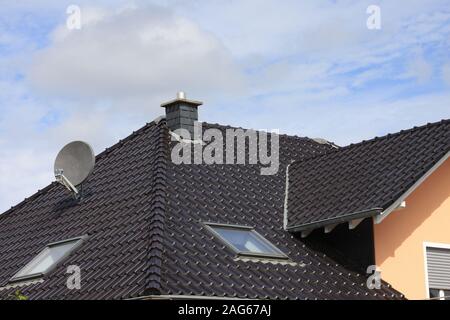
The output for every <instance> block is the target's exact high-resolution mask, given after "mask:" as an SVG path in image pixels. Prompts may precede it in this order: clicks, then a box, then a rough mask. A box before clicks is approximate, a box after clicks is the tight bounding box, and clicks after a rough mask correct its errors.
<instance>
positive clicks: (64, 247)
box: [11, 237, 85, 281]
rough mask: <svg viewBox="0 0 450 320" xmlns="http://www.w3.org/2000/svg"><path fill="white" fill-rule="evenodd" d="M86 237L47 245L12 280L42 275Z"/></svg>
mask: <svg viewBox="0 0 450 320" xmlns="http://www.w3.org/2000/svg"><path fill="white" fill-rule="evenodd" d="M84 239H85V237H81V238H76V239H70V240H65V241H61V242H55V243H51V244H49V245H47V247H45V248H44V250H42V251H41V252H40V253H39V254H38V255H37V256H36V257H35V258H34V259H33V260H31V261H30V262H29V263H28V264H27V265H26V266H25V267H23V268H22V269H21V270H20V271H19V272H18V273H17V274H16V275H15V276H14V277H13V278H12V279H11V281H18V280H24V279H30V278H37V277H42V276H43V275H45V274H46V273H48V272H49V271H50V270H52V269H53V268H54V267H55V266H56V265H57V264H58V262H60V261H61V260H63V259H64V258H65V257H67V256H68V255H69V254H70V253H71V252H72V251H73V250H74V249H75V248H76V247H78V246H79V245H80V244H81V242H82V241H83V240H84Z"/></svg>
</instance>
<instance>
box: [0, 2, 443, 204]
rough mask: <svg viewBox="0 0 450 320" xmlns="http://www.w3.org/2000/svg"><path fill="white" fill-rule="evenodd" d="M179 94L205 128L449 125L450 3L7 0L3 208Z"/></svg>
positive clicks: (325, 131) (303, 131)
mask: <svg viewBox="0 0 450 320" xmlns="http://www.w3.org/2000/svg"><path fill="white" fill-rule="evenodd" d="M70 5H76V6H78V7H79V8H80V17H81V28H80V29H69V28H68V27H67V20H68V19H70V18H71V17H72V16H71V13H70V12H69V13H67V9H68V7H69V6H70ZM370 5H376V6H378V7H379V8H380V14H381V15H380V17H381V20H380V27H381V28H380V29H369V28H368V27H367V20H368V19H369V18H370V15H371V13H369V14H368V13H367V8H368V7H369V6H370ZM178 91H185V92H186V94H187V97H188V98H191V99H195V100H201V101H203V102H204V105H203V106H202V107H200V108H201V109H200V120H201V121H207V122H212V123H221V124H229V125H235V126H240V127H244V128H253V129H267V130H272V129H279V130H280V132H281V133H286V134H292V135H298V136H308V137H313V138H318V137H320V138H325V139H327V140H330V141H333V142H335V143H336V144H338V145H347V144H349V143H353V142H358V141H361V140H364V139H370V138H372V137H375V136H381V135H385V134H387V133H390V132H396V131H399V130H401V129H407V128H410V127H413V126H417V125H423V124H426V123H428V122H435V121H439V120H441V119H448V118H450V0H445V1H437V0H436V1H434V0H421V1H419V0H404V1H375V0H370V1H364V0H363V1H361V0H359V1H338V0H335V1H322V0H310V1H293V0H284V1H276V0H204V1H201V0H192V1H180V0H172V1H171V0H167V1H163V0H159V1H150V0H148V1H137V0H136V1H125V0H123V1H119V0H117V1H116V0H108V1H82V0H79V1H77V0H71V1H65V0H58V1H48V0H29V1H22V0H15V1H10V0H0V212H3V211H5V210H7V209H9V208H10V207H11V206H13V205H16V204H18V203H19V202H20V201H22V200H23V199H24V198H26V197H29V196H31V195H32V194H34V193H35V192H36V191H37V190H38V189H41V188H44V187H45V186H46V185H48V184H49V183H51V182H52V181H53V180H54V176H53V162H54V159H55V156H56V154H57V152H58V151H59V149H61V147H62V146H64V145H65V144H66V143H68V142H70V141H72V140H84V141H87V142H89V143H90V144H91V145H92V146H93V147H94V150H95V152H96V153H100V152H101V151H102V150H104V149H105V148H106V147H108V146H110V145H112V144H114V143H115V142H117V141H118V140H120V139H123V138H125V137H126V136H128V135H129V134H130V133H131V132H133V131H134V130H137V129H139V128H140V127H142V126H143V125H144V124H145V123H146V122H150V121H152V120H153V119H155V118H156V117H158V116H160V115H162V114H163V113H164V110H163V109H162V108H160V104H161V103H162V102H165V101H168V100H171V99H173V98H174V97H175V94H176V92H178Z"/></svg>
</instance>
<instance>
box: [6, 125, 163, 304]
mask: <svg viewBox="0 0 450 320" xmlns="http://www.w3.org/2000/svg"><path fill="white" fill-rule="evenodd" d="M165 134H166V133H165V129H164V126H163V125H160V126H157V125H155V124H150V125H146V126H145V127H143V128H142V129H140V130H139V131H137V132H136V133H134V134H132V135H131V136H130V137H128V138H127V139H125V140H123V141H122V142H119V143H118V144H116V145H115V146H113V147H112V148H110V149H107V150H106V151H105V152H103V153H101V154H100V155H98V156H97V160H96V161H97V162H96V166H95V169H94V171H93V173H92V175H91V176H90V177H89V178H88V179H87V180H86V182H85V183H84V185H83V189H84V190H83V192H84V196H83V200H82V201H80V202H77V201H74V200H72V197H71V196H70V194H68V192H67V191H66V189H65V188H64V187H63V186H61V185H59V184H57V183H52V184H51V185H49V186H48V187H47V188H45V189H44V190H42V191H40V192H38V193H37V194H35V195H34V196H32V197H31V198H29V199H26V200H25V201H23V202H22V203H21V204H19V205H18V206H16V207H14V208H12V209H10V210H9V211H7V212H5V213H3V214H2V215H0V261H1V263H0V287H2V288H4V289H0V299H1V298H2V297H3V298H6V297H8V296H9V295H10V294H11V292H14V291H15V290H16V288H8V282H9V280H10V279H11V277H12V276H13V275H14V274H15V273H16V272H18V271H19V269H21V268H22V267H23V266H24V265H26V264H27V263H28V262H29V261H30V260H31V259H32V258H33V257H35V256H36V255H37V254H38V253H39V252H40V251H41V250H42V249H44V247H45V246H46V245H47V244H49V243H52V242H56V241H60V240H65V239H70V238H74V237H78V236H83V235H89V238H88V239H87V240H86V241H84V243H83V244H82V246H81V247H80V248H78V250H76V251H75V252H74V253H73V254H71V255H70V256H69V258H68V259H67V260H65V261H64V262H63V263H61V264H60V265H58V267H57V268H56V269H55V270H53V271H52V272H51V273H50V274H49V275H48V276H47V277H44V281H43V282H39V281H35V282H31V284H28V285H25V286H23V287H20V288H19V289H20V290H21V291H22V293H23V294H25V295H27V296H29V297H30V298H31V299H112V298H114V299H120V298H131V297H136V296H140V295H142V294H143V292H144V291H145V290H148V289H154V291H157V290H158V289H159V285H160V281H159V274H160V272H159V266H160V255H161V252H162V247H161V241H160V239H161V232H162V225H163V215H164V197H165V195H164V183H163V180H164V179H162V177H163V175H164V172H165V171H164V167H165V163H166V160H165V159H166V154H165V152H166V147H165V144H164V139H163V137H164V135H165ZM69 265H78V266H79V267H80V268H81V270H82V274H81V276H82V290H68V289H67V288H66V278H67V274H66V270H67V266H69ZM5 287H6V289H5Z"/></svg>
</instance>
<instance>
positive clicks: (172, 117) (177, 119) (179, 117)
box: [161, 92, 203, 139]
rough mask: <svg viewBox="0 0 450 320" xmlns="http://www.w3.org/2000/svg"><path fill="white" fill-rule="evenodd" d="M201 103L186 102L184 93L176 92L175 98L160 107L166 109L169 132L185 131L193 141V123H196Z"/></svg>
mask: <svg viewBox="0 0 450 320" xmlns="http://www.w3.org/2000/svg"><path fill="white" fill-rule="evenodd" d="M202 104H203V102H200V101H195V100H188V99H186V94H185V93H184V92H178V93H177V98H176V99H174V100H171V101H169V102H166V103H163V104H162V105H161V107H163V108H165V109H166V122H167V126H168V127H169V129H170V130H171V131H175V130H177V129H186V130H188V131H189V132H190V134H191V138H192V139H194V123H195V122H196V121H198V110H197V109H198V107H199V106H201V105H202Z"/></svg>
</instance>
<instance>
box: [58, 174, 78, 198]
mask: <svg viewBox="0 0 450 320" xmlns="http://www.w3.org/2000/svg"><path fill="white" fill-rule="evenodd" d="M55 177H56V181H57V182H59V183H61V184H62V185H64V186H65V187H66V188H67V189H69V190H70V191H71V192H73V193H74V194H75V197H78V195H79V191H78V189H77V188H76V187H75V186H74V185H73V184H72V183H71V182H70V181H69V179H67V178H66V177H65V176H64V174H63V170H62V169H57V170H55Z"/></svg>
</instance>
